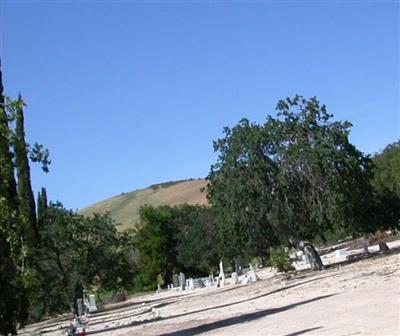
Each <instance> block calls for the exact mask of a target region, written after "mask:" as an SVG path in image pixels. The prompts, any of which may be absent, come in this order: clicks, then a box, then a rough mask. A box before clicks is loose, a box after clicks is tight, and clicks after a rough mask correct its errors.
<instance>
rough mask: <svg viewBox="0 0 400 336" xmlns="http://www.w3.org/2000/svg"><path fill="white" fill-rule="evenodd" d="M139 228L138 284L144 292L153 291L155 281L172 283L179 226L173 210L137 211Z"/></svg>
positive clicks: (147, 208) (153, 209)
mask: <svg viewBox="0 0 400 336" xmlns="http://www.w3.org/2000/svg"><path fill="white" fill-rule="evenodd" d="M139 213H140V218H141V221H142V227H141V228H140V229H139V230H138V234H137V248H138V251H139V254H140V262H139V268H140V270H141V272H140V276H139V281H140V284H141V285H142V286H143V288H144V289H151V288H156V284H157V283H156V279H157V277H158V276H160V277H161V278H162V279H163V280H164V281H165V280H167V279H171V277H172V274H173V273H174V272H175V271H176V267H177V259H176V258H177V257H176V255H177V252H178V251H177V245H178V244H177V242H178V238H177V236H178V225H177V222H176V220H175V219H176V218H175V214H174V209H173V208H171V207H169V206H161V207H158V208H154V207H152V206H143V207H142V208H141V209H140V210H139Z"/></svg>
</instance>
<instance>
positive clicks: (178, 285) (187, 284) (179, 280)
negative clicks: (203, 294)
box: [157, 261, 259, 293]
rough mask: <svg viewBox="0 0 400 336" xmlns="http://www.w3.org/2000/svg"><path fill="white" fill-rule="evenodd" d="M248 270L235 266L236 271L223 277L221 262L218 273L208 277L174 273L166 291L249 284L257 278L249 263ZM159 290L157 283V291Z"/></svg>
mask: <svg viewBox="0 0 400 336" xmlns="http://www.w3.org/2000/svg"><path fill="white" fill-rule="evenodd" d="M249 266H250V269H249V271H247V272H245V273H243V274H241V270H240V269H239V267H237V269H236V272H232V273H231V275H230V277H229V278H228V277H225V272H224V265H223V262H222V261H220V263H219V275H218V276H214V275H213V274H210V275H209V276H208V277H202V278H186V276H185V274H184V273H182V272H181V273H180V274H174V275H173V276H172V283H171V284H169V285H168V286H167V290H168V291H184V290H194V289H198V288H213V287H224V286H226V285H237V284H250V283H253V282H256V281H258V280H259V277H258V275H257V274H256V272H255V270H254V267H253V265H252V264H249ZM160 291H161V287H160V285H158V289H157V293H159V292H160Z"/></svg>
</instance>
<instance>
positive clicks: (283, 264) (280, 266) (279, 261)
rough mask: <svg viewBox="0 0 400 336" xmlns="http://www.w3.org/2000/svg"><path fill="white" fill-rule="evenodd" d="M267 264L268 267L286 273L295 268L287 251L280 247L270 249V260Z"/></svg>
mask: <svg viewBox="0 0 400 336" xmlns="http://www.w3.org/2000/svg"><path fill="white" fill-rule="evenodd" d="M268 264H269V266H270V267H273V268H276V269H277V270H278V272H283V273H286V272H289V271H294V270H295V268H294V267H293V265H292V262H291V260H290V256H289V252H287V251H286V250H285V249H284V248H282V247H278V248H272V249H271V255H270V261H269V263H268Z"/></svg>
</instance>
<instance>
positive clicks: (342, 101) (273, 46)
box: [0, 0, 400, 209]
mask: <svg viewBox="0 0 400 336" xmlns="http://www.w3.org/2000/svg"><path fill="white" fill-rule="evenodd" d="M0 1H1V0H0ZM0 8H1V25H0V27H1V35H0V37H1V43H0V48H1V49H0V52H1V56H2V61H3V73H4V82H5V89H6V93H7V94H8V95H11V96H14V97H15V96H16V95H17V94H18V92H21V94H22V95H23V97H24V99H25V101H26V103H27V104H28V106H27V107H26V109H25V118H26V132H27V137H28V140H29V141H32V142H33V141H38V142H40V143H43V144H44V145H45V146H47V147H48V148H49V149H50V152H51V158H52V161H53V163H52V166H51V172H50V173H49V174H44V173H41V172H40V171H39V169H37V168H35V169H33V186H34V189H35V191H37V190H38V189H39V188H40V187H41V186H46V187H47V189H48V194H49V197H50V198H51V199H52V200H60V201H61V202H63V203H64V205H65V206H66V207H68V208H73V209H77V208H82V207H85V206H87V205H90V204H92V203H94V202H96V201H100V200H103V199H105V198H108V197H110V196H114V195H117V194H120V193H121V192H127V191H131V190H135V189H138V188H142V187H146V186H148V185H150V184H154V183H158V182H164V181H169V180H177V179H184V178H190V177H194V178H197V177H204V176H206V175H207V173H208V171H209V167H210V164H212V163H213V162H214V161H215V159H216V156H215V154H214V153H213V149H212V140H215V139H217V138H218V137H220V136H221V135H222V128H223V127H224V126H233V125H235V124H236V123H237V122H238V121H239V120H240V119H241V118H242V117H247V118H249V119H250V120H252V121H257V122H262V121H263V120H264V119H265V117H266V116H267V114H274V113H275V104H276V102H277V100H278V99H281V98H284V97H287V96H292V95H294V94H296V93H299V94H302V95H304V96H307V97H309V96H314V95H315V96H317V97H318V98H319V99H320V100H321V101H322V102H323V103H325V104H326V105H327V107H328V110H329V112H331V113H333V114H334V115H335V118H336V119H341V120H343V119H347V120H349V121H351V122H352V123H353V125H354V127H353V130H352V133H351V140H352V142H353V143H354V144H355V145H356V146H357V147H359V148H360V149H361V150H362V151H364V152H366V153H374V152H376V151H378V150H379V149H382V148H383V147H385V145H387V144H388V143H390V142H393V141H395V140H396V139H398V138H399V134H400V121H399V41H400V36H399V35H400V34H399V15H400V13H399V2H398V1H386V2H385V1H340V2H337V1H336V2H334V1H298V2H296V1H286V2H279V3H278V2H276V1H254V2H251V1H236V2H234V1H233V2H230V1H220V2H218V1H215V2H214V1H162V2H161V1H153V2H141V1H36V2H35V1H1V6H0Z"/></svg>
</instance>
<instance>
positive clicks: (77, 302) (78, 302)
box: [76, 299, 84, 316]
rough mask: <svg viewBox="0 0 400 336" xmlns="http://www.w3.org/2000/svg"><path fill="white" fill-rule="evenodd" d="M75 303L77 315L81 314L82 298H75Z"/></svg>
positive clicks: (82, 312)
mask: <svg viewBox="0 0 400 336" xmlns="http://www.w3.org/2000/svg"><path fill="white" fill-rule="evenodd" d="M76 305H77V307H78V315H79V316H82V315H83V314H84V309H83V299H77V300H76Z"/></svg>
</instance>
